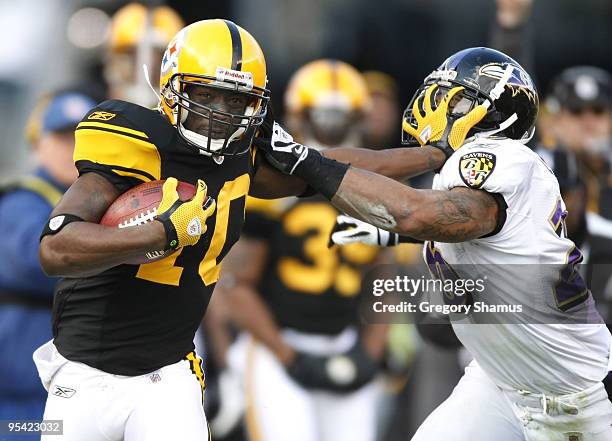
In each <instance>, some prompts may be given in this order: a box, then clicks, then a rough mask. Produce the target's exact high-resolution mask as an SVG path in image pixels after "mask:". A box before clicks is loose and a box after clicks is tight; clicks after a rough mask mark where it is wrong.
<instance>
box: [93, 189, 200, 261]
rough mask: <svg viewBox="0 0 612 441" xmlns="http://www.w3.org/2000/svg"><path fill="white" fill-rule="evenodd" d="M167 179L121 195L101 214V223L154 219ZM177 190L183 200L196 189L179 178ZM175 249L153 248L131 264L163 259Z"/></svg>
mask: <svg viewBox="0 0 612 441" xmlns="http://www.w3.org/2000/svg"><path fill="white" fill-rule="evenodd" d="M164 182H165V179H164V180H159V181H151V182H146V183H144V184H140V185H138V186H136V187H134V188H132V189H130V190H128V191H126V192H125V193H123V194H122V195H121V196H119V197H118V198H117V199H116V200H115V202H113V203H112V204H111V206H110V207H108V209H107V210H106V213H104V216H102V220H100V223H101V224H102V225H106V226H109V227H119V228H127V227H134V226H138V225H142V224H145V223H147V222H152V221H153V219H154V218H155V216H156V215H157V207H158V206H159V203H160V202H161V200H162V187H163V185H164ZM177 192H178V195H179V199H180V200H181V201H188V200H189V199H191V198H192V197H193V196H194V195H195V192H196V188H195V186H193V185H191V184H188V183H187V182H181V181H179V183H178V186H177ZM174 251H175V250H167V251H152V252H149V253H146V254H145V255H144V256H142V258H136V259H133V260H131V261H129V262H126V263H128V264H132V265H140V264H143V263H151V262H155V261H156V260H160V259H162V258H164V257H166V256H168V255H169V254H172V253H173V252H174Z"/></svg>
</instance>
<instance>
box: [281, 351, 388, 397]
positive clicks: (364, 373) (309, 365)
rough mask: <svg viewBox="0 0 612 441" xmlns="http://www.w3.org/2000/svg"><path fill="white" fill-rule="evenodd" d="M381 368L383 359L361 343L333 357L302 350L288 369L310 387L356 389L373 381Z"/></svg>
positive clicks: (341, 389) (333, 390)
mask: <svg viewBox="0 0 612 441" xmlns="http://www.w3.org/2000/svg"><path fill="white" fill-rule="evenodd" d="M378 369H379V363H377V362H375V361H374V360H372V358H371V357H370V356H369V355H368V353H367V352H366V351H365V349H364V347H363V346H362V345H361V343H357V344H356V345H355V346H353V348H351V349H350V350H349V351H347V352H345V353H344V354H340V355H334V356H331V357H321V356H317V355H310V354H305V353H302V352H298V353H297V354H296V357H295V359H294V361H293V363H292V364H291V365H290V366H288V367H287V372H288V373H289V375H290V376H291V377H292V378H293V379H294V380H295V381H297V382H298V383H299V384H301V385H302V386H304V387H305V388H308V389H323V390H328V391H332V392H352V391H355V390H357V389H359V388H361V387H362V386H364V385H365V384H367V383H368V382H370V381H371V380H372V379H373V378H374V376H375V375H376V373H377V372H378Z"/></svg>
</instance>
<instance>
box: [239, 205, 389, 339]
mask: <svg viewBox="0 0 612 441" xmlns="http://www.w3.org/2000/svg"><path fill="white" fill-rule="evenodd" d="M285 201H290V202H287V203H286V204H284V205H285V206H283V202H276V204H275V205H272V203H271V202H269V201H260V200H257V199H249V203H248V207H247V221H246V223H245V228H244V231H243V233H244V234H245V235H247V236H250V237H253V238H257V239H261V240H265V241H266V243H267V244H268V247H269V256H268V262H267V264H266V267H265V270H264V273H263V275H262V278H261V283H260V286H259V287H258V289H259V292H260V294H261V295H262V296H263V298H264V299H265V301H266V303H267V305H268V307H269V308H270V310H271V311H272V313H273V315H274V317H275V319H276V321H277V323H278V324H279V325H280V326H281V327H283V328H292V329H295V330H298V331H302V332H305V333H315V334H328V335H332V334H338V333H339V332H341V331H342V330H343V329H344V328H346V327H347V326H348V325H350V324H355V323H356V322H357V317H358V314H357V309H358V307H359V302H360V296H359V294H360V293H361V279H362V274H363V270H364V269H365V266H366V265H368V264H371V263H373V261H374V260H375V258H376V257H377V255H378V249H377V248H376V247H370V246H368V245H364V244H358V243H357V244H350V245H346V246H342V247H333V248H331V249H330V248H328V247H327V244H328V240H329V235H330V233H331V231H332V229H333V227H334V224H335V223H336V217H337V216H338V214H339V212H338V211H337V210H336V209H335V208H334V207H333V206H332V205H331V204H330V203H329V202H328V201H327V200H325V199H324V198H323V197H321V196H315V197H311V198H303V199H298V198H293V199H290V200H285Z"/></svg>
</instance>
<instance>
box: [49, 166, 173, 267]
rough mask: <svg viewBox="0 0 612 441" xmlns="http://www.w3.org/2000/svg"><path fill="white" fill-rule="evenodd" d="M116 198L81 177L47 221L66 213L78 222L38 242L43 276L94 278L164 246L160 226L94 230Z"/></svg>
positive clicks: (99, 180)
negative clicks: (94, 275) (44, 273)
mask: <svg viewBox="0 0 612 441" xmlns="http://www.w3.org/2000/svg"><path fill="white" fill-rule="evenodd" d="M117 196H119V193H118V191H117V189H116V188H115V187H114V186H113V185H112V184H111V183H110V182H109V181H107V180H106V179H104V178H103V177H102V176H99V175H97V174H95V173H85V174H84V175H83V176H81V177H80V178H78V179H77V181H76V182H75V183H74V184H73V185H72V186H71V187H70V189H69V190H68V191H67V192H66V194H65V195H64V197H63V198H62V200H61V201H60V203H59V204H58V205H57V207H55V209H54V210H53V212H52V213H51V217H52V218H53V216H56V215H59V214H63V213H70V214H72V215H74V216H78V217H80V218H81V219H83V222H72V223H70V224H67V225H66V226H65V227H64V228H62V229H61V230H60V231H59V232H58V233H57V234H53V235H47V236H45V237H43V239H42V241H41V243H40V251H39V255H40V262H41V265H42V268H43V270H44V271H45V272H46V273H47V274H48V275H50V276H63V277H81V276H88V275H93V274H98V273H100V272H102V271H105V270H107V269H109V268H112V267H113V266H117V265H120V264H122V263H124V262H126V261H127V260H129V259H130V258H134V257H137V256H141V255H142V254H143V253H146V252H149V251H154V250H161V249H163V248H164V247H165V246H166V240H167V239H166V232H165V230H164V225H163V224H162V223H161V222H150V223H147V224H145V225H142V226H139V227H138V228H123V229H119V228H112V227H106V226H103V225H99V224H98V222H99V221H100V219H101V218H102V215H103V214H104V213H105V212H106V209H107V208H108V207H109V206H110V205H111V204H112V203H113V201H114V200H115V199H116V198H117Z"/></svg>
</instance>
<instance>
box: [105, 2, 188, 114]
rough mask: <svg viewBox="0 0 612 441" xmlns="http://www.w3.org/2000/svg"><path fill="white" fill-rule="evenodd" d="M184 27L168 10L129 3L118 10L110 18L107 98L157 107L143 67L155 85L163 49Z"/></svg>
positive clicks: (107, 54) (177, 16) (106, 67)
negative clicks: (144, 66) (145, 67)
mask: <svg viewBox="0 0 612 441" xmlns="http://www.w3.org/2000/svg"><path fill="white" fill-rule="evenodd" d="M184 25H185V24H184V23H183V20H182V19H181V17H180V16H179V15H178V14H177V13H176V12H175V11H174V10H173V9H172V8H169V7H168V6H155V7H148V6H145V5H143V4H140V3H129V4H127V5H126V6H124V7H122V8H121V9H119V10H118V11H117V12H116V13H115V14H114V15H113V18H112V22H111V30H110V38H109V42H108V47H107V53H106V62H105V65H104V78H105V79H106V82H107V83H108V89H109V90H108V95H109V97H110V98H111V99H120V100H125V101H130V102H133V103H135V104H140V105H141V106H144V107H153V106H154V105H155V104H157V101H158V100H157V97H156V96H155V93H154V92H153V91H152V90H151V87H150V86H149V85H148V84H147V81H146V79H145V75H144V72H143V65H146V66H147V70H148V72H149V75H150V80H151V84H158V83H159V69H158V66H159V65H160V64H161V60H162V56H163V54H164V51H165V50H166V46H167V45H168V43H169V42H170V40H171V39H172V37H174V35H175V34H176V33H177V32H178V31H179V30H180V29H181V28H182V27H183V26H184Z"/></svg>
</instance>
